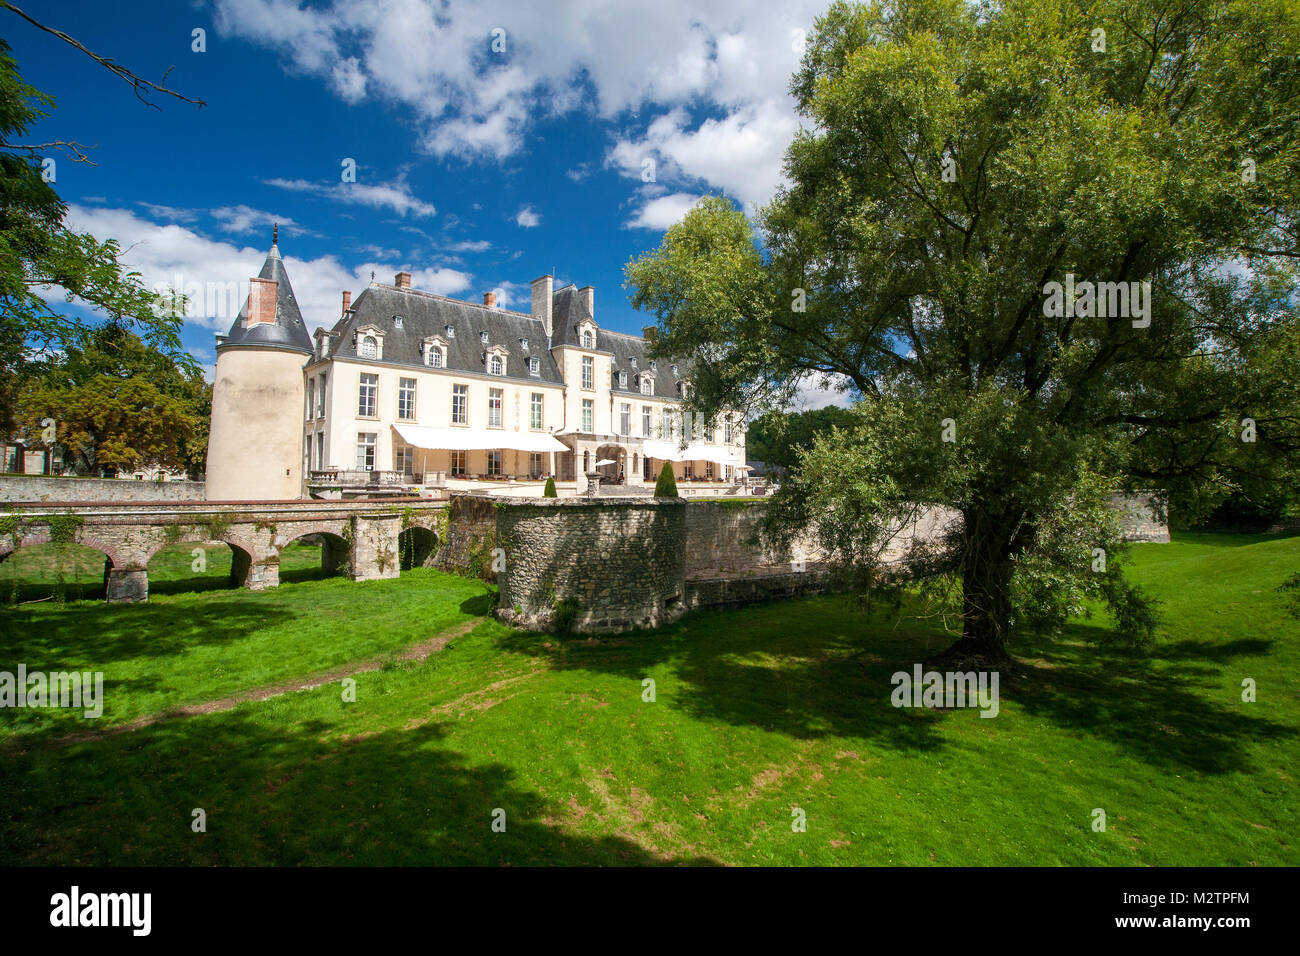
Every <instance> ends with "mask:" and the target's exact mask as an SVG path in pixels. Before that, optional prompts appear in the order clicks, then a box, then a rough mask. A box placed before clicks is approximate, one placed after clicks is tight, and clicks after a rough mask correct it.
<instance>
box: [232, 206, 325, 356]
mask: <svg viewBox="0 0 1300 956" xmlns="http://www.w3.org/2000/svg"><path fill="white" fill-rule="evenodd" d="M278 233H279V229H278V227H277V229H276V233H275V234H273V236H272V239H271V251H270V252H268V253H267V254H266V261H265V262H264V263H262V271H261V272H260V273H258V278H260V279H274V280H275V283H276V293H275V322H274V323H269V322H265V323H258V324H255V325H254V326H253V327H252V328H251V329H250V328H248V299H245V300H244V306H243V308H241V309H240V310H239V315H238V317H237V318H236V319H235V324H234V325H232V326H231V327H230V334H229V335H227V336H226V340H225V341H224V342H222V343H221V345H219V346H218V348H224V347H226V346H230V345H239V346H243V347H245V348H247V347H249V346H265V347H266V348H275V349H295V350H297V351H300V352H306V353H308V354H311V352H312V351H313V349H312V344H311V336H310V335H308V334H307V326H306V325H305V324H304V323H303V321H302V312H300V311H299V310H298V300H297V298H296V297H295V296H294V294H293V285H292V283H290V282H289V273H288V272H287V271H286V270H285V268H284V260H283V259H281V258H280V245H279V242H278V241H277V240H278V239H279V235H278Z"/></svg>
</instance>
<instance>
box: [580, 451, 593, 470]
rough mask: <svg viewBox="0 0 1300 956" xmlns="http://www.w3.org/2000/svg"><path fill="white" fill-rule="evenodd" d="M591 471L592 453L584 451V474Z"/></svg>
mask: <svg viewBox="0 0 1300 956" xmlns="http://www.w3.org/2000/svg"><path fill="white" fill-rule="evenodd" d="M589 471H591V452H589V451H584V452H583V453H582V472H583V474H586V473H587V472H589Z"/></svg>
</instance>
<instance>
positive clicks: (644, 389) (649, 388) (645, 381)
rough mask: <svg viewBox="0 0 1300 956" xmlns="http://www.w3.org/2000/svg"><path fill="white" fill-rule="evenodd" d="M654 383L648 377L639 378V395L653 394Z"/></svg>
mask: <svg viewBox="0 0 1300 956" xmlns="http://www.w3.org/2000/svg"><path fill="white" fill-rule="evenodd" d="M654 388H655V381H654V379H652V378H651V377H650V376H649V375H642V376H641V394H642V395H651V394H653V393H654Z"/></svg>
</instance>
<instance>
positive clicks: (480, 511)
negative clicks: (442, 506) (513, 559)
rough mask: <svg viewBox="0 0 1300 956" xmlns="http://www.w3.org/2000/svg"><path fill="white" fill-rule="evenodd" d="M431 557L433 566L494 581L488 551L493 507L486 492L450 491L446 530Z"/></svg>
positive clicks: (493, 540)
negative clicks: (435, 552) (439, 546)
mask: <svg viewBox="0 0 1300 956" xmlns="http://www.w3.org/2000/svg"><path fill="white" fill-rule="evenodd" d="M441 545H442V546H441V549H440V550H439V552H438V555H437V558H436V559H435V561H434V564H435V566H436V567H439V568H442V569H443V570H446V571H453V572H455V573H458V574H470V575H473V576H474V577H481V578H483V579H485V580H487V581H496V572H495V571H493V570H492V561H491V554H492V551H493V549H495V548H496V547H497V510H496V508H495V506H494V502H493V499H491V498H489V497H487V496H486V495H473V494H454V495H452V496H451V503H450V505H449V506H448V517H447V532H446V536H445V539H444V540H443V542H441Z"/></svg>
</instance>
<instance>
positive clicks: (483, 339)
mask: <svg viewBox="0 0 1300 956" xmlns="http://www.w3.org/2000/svg"><path fill="white" fill-rule="evenodd" d="M478 340H479V341H480V342H482V343H483V344H484V345H487V344H488V334H487V332H480V333H479V334H478Z"/></svg>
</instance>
